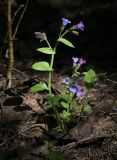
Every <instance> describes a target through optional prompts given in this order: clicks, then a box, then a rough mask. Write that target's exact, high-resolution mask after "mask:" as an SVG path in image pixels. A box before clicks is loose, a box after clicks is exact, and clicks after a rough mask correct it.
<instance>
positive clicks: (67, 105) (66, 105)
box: [60, 101, 69, 109]
mask: <svg viewBox="0 0 117 160" xmlns="http://www.w3.org/2000/svg"><path fill="white" fill-rule="evenodd" d="M60 104H61V105H62V107H64V108H66V109H67V108H69V104H68V103H66V102H64V101H62V102H61V103H60Z"/></svg>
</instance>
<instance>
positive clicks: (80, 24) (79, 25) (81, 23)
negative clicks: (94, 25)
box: [76, 21, 84, 31]
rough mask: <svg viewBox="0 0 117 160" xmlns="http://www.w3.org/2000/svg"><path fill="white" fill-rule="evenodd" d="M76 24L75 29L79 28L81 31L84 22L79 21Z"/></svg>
mask: <svg viewBox="0 0 117 160" xmlns="http://www.w3.org/2000/svg"><path fill="white" fill-rule="evenodd" d="M76 26H77V29H79V30H81V31H84V24H83V22H82V21H81V22H79V23H78V24H77V25H76Z"/></svg>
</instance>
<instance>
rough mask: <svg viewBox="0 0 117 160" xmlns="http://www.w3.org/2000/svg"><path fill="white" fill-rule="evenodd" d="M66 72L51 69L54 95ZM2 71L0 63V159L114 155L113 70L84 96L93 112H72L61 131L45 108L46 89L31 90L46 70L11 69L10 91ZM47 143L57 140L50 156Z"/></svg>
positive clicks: (107, 158) (91, 159)
mask: <svg viewBox="0 0 117 160" xmlns="http://www.w3.org/2000/svg"><path fill="white" fill-rule="evenodd" d="M67 73H68V72H67ZM67 73H65V72H64V73H63V72H62V73H61V72H58V71H56V70H55V71H54V73H53V78H52V83H53V84H52V91H53V93H54V94H56V93H57V92H58V93H60V92H61V90H62V88H63V84H62V80H63V78H65V77H66V76H68V75H67ZM5 74H6V68H5V66H4V65H2V64H0V160H63V159H64V160H71V159H72V160H116V159H117V82H116V81H117V74H108V75H105V74H104V75H102V79H101V80H99V81H98V82H97V83H96V85H95V86H94V87H93V88H92V89H90V92H89V95H88V102H89V103H90V105H91V106H92V110H93V113H92V114H91V115H86V116H83V117H80V118H79V113H78V111H74V112H76V113H75V114H76V115H77V116H76V119H74V120H73V122H70V123H71V124H70V125H69V128H68V132H67V133H65V134H64V133H57V132H53V131H52V129H53V128H54V127H55V126H56V120H55V117H54V115H53V113H51V112H48V111H47V108H46V107H45V104H46V101H47V100H48V98H49V95H48V92H46V91H44V92H37V93H34V92H31V90H30V87H31V86H33V85H34V84H36V83H38V82H40V81H44V82H47V79H48V75H47V73H39V72H33V71H32V70H27V71H24V70H20V69H15V68H14V69H13V77H12V79H13V84H12V88H11V89H9V90H5V89H4V86H5V83H6V82H5V81H6V79H5ZM45 142H50V143H51V142H56V143H55V145H54V146H53V147H52V149H51V153H55V154H53V155H54V156H50V157H49V156H48V155H50V150H49V148H48V145H47V143H45ZM60 155H62V156H61V158H60V157H59V156H60Z"/></svg>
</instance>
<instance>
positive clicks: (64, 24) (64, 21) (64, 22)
mask: <svg viewBox="0 0 117 160" xmlns="http://www.w3.org/2000/svg"><path fill="white" fill-rule="evenodd" d="M62 21H63V23H62V24H63V26H66V25H67V24H68V23H71V21H69V20H68V19H66V18H62Z"/></svg>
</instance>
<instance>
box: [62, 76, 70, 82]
mask: <svg viewBox="0 0 117 160" xmlns="http://www.w3.org/2000/svg"><path fill="white" fill-rule="evenodd" d="M63 83H64V84H70V83H71V79H70V78H69V77H66V78H64V79H63Z"/></svg>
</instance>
